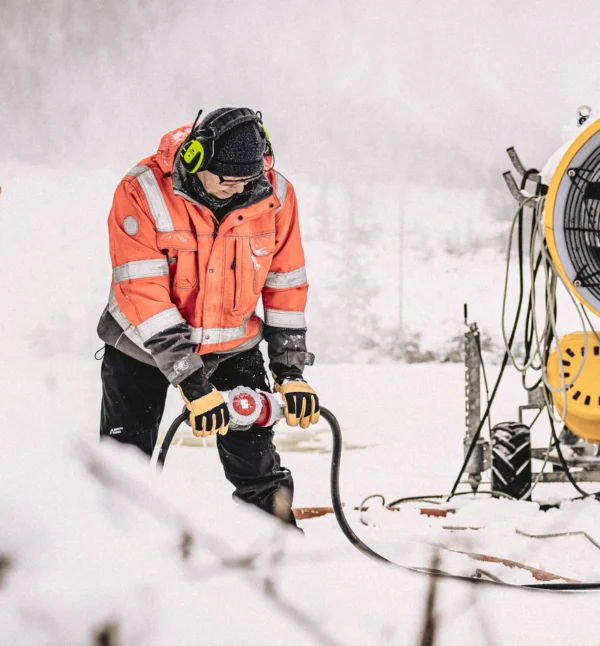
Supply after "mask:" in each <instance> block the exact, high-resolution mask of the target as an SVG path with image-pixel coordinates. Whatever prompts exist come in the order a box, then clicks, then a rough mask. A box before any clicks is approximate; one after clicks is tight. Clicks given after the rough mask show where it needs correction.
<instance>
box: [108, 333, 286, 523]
mask: <svg viewBox="0 0 600 646" xmlns="http://www.w3.org/2000/svg"><path fill="white" fill-rule="evenodd" d="M101 375H102V410H101V421H100V437H101V438H113V439H115V440H117V441H119V442H122V443H124V444H132V445H134V446H137V447H138V448H139V449H141V450H142V451H143V452H144V453H146V454H147V455H148V456H151V455H152V452H153V451H154V446H155V444H156V440H157V437H158V427H159V425H160V422H161V419H162V416H163V413H164V409H165V401H166V397H167V390H168V388H169V382H168V381H167V379H166V377H165V376H164V375H163V374H162V372H161V371H160V370H159V369H158V368H156V367H155V366H150V365H147V364H145V363H142V362H140V361H137V360H136V359H133V358H131V357H129V356H128V355H126V354H124V353H123V352H120V351H119V350H117V349H116V348H113V347H112V346H110V345H106V346H105V349H104V358H103V360H102V370H101ZM210 382H211V383H212V384H213V385H214V386H215V388H217V389H218V390H231V389H233V388H235V387H236V386H247V387H249V388H253V389H258V390H264V391H268V392H270V390H271V389H270V387H269V384H268V381H267V373H266V370H265V365H264V361H263V358H262V354H261V352H260V350H259V349H258V348H253V349H251V350H248V351H247V352H241V353H240V354H237V355H234V356H233V357H231V358H229V359H226V360H225V361H222V362H221V363H220V364H219V365H218V367H217V369H216V370H215V372H214V373H213V374H212V375H211V377H210ZM273 434H274V433H273V427H272V426H270V427H266V428H262V427H260V426H252V428H251V429H250V430H248V431H229V432H228V433H227V434H226V435H217V448H218V451H219V457H220V458H221V463H222V465H223V468H224V470H225V477H226V478H227V479H228V480H229V482H231V483H232V484H233V485H234V487H235V491H234V493H233V497H234V499H239V500H243V501H245V502H247V503H250V504H253V505H256V506H257V507H259V508H260V509H263V510H264V511H267V512H269V513H271V514H275V515H277V516H278V517H279V518H281V519H282V520H284V521H285V522H288V523H291V524H294V525H295V521H294V516H293V514H292V511H291V505H292V497H293V493H294V481H293V479H292V474H291V473H290V471H289V470H288V469H286V468H285V467H282V466H281V462H280V458H279V454H278V453H277V451H276V450H275V446H274V445H273Z"/></svg>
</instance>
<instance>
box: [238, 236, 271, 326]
mask: <svg viewBox="0 0 600 646" xmlns="http://www.w3.org/2000/svg"><path fill="white" fill-rule="evenodd" d="M274 250H275V233H274V232H273V233H265V234H260V235H255V236H247V237H246V236H244V237H239V238H234V253H233V262H232V263H231V270H232V274H231V279H232V282H233V296H232V304H231V305H232V309H233V311H234V312H238V311H244V313H246V310H248V311H250V310H251V309H253V308H254V307H255V306H256V302H257V300H258V298H257V296H259V295H260V293H261V291H262V288H263V287H264V284H265V281H266V280H267V274H268V273H269V268H270V266H271V262H272V259H273V252H274Z"/></svg>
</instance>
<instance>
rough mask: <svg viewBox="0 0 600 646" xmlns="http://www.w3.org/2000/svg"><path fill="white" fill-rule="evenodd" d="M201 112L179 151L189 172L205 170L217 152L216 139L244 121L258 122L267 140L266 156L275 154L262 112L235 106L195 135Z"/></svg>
mask: <svg viewBox="0 0 600 646" xmlns="http://www.w3.org/2000/svg"><path fill="white" fill-rule="evenodd" d="M201 114H202V110H200V112H199V113H198V116H197V117H196V121H194V125H193V126H192V129H191V131H190V134H189V135H188V136H187V138H186V140H185V142H184V143H183V145H182V146H181V151H180V153H179V156H180V158H181V162H182V163H183V166H184V167H185V169H186V170H187V171H188V172H189V173H197V172H199V171H201V170H204V169H205V168H206V167H207V166H208V164H209V163H210V160H211V159H212V158H213V156H214V154H215V141H217V139H219V137H222V136H223V135H224V134H225V133H226V132H229V131H230V130H233V128H237V126H240V125H241V124H243V123H248V122H254V123H256V125H257V126H258V129H259V132H260V134H261V135H262V136H263V138H264V139H265V141H266V149H265V157H268V156H272V155H273V148H272V146H271V142H270V140H269V134H268V132H267V130H266V128H265V127H264V125H263V122H262V114H261V113H260V112H254V111H253V110H250V108H233V109H232V110H228V111H227V112H224V113H223V114H220V115H219V116H218V117H217V118H216V119H214V120H213V121H211V122H210V123H209V124H207V125H206V126H205V127H203V128H202V129H201V130H200V131H199V132H197V133H196V134H195V135H193V133H194V129H195V127H196V123H197V122H198V119H199V118H200V115H201Z"/></svg>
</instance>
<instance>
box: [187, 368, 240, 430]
mask: <svg viewBox="0 0 600 646" xmlns="http://www.w3.org/2000/svg"><path fill="white" fill-rule="evenodd" d="M194 375H195V373H194V374H193V375H192V376H191V377H190V378H188V379H184V380H183V381H182V382H181V384H180V385H179V391H180V392H181V396H182V397H183V401H185V406H186V408H187V409H188V410H189V412H190V425H191V427H192V431H193V433H194V435H195V436H196V437H207V436H209V435H215V434H216V433H219V435H225V434H226V433H227V431H228V430H229V409H228V408H227V404H226V403H225V400H224V399H223V395H221V393H220V392H219V391H218V390H215V389H214V386H213V385H212V384H210V383H208V381H206V380H204V379H193V377H194Z"/></svg>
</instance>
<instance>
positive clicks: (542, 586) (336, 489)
mask: <svg viewBox="0 0 600 646" xmlns="http://www.w3.org/2000/svg"><path fill="white" fill-rule="evenodd" d="M321 415H322V417H323V419H324V420H325V421H326V422H327V424H328V425H329V428H330V429H331V434H332V436H333V449H332V455H331V477H330V488H331V502H332V506H333V511H334V514H335V518H336V520H337V522H338V525H339V526H340V529H341V530H342V532H343V533H344V535H345V536H346V538H347V539H348V540H349V541H350V543H351V544H352V545H353V546H354V547H355V548H356V549H357V550H359V551H361V552H362V553H363V554H365V555H367V556H369V557H370V558H372V559H374V560H376V561H379V562H384V563H388V564H389V565H392V566H394V567H396V568H399V569H401V570H405V571H407V570H408V571H411V572H418V573H420V574H429V575H433V576H437V577H443V578H451V579H459V580H462V581H466V582H467V583H471V584H477V585H487V586H491V585H493V586H497V585H504V586H507V587H511V588H512V587H515V588H525V589H533V590H546V591H557V592H560V591H564V592H566V591H584V590H598V589H600V584H598V583H539V584H533V585H511V584H509V583H504V582H502V581H500V580H498V581H489V580H485V579H473V578H471V577H468V576H464V575H460V574H450V573H448V572H444V571H443V570H437V569H434V568H425V567H412V566H408V565H400V564H399V563H395V562H394V561H390V560H389V559H387V558H385V556H382V555H381V554H379V553H378V552H376V551H375V550H373V549H371V548H370V547H369V546H368V545H367V544H366V543H364V542H363V541H361V539H360V538H359V537H358V536H357V535H356V534H355V533H354V530H353V529H352V527H350V524H349V523H348V520H347V519H346V516H345V514H344V508H343V505H342V502H341V497H340V462H341V458H342V430H341V428H340V424H339V422H338V421H337V419H336V417H335V415H334V414H333V413H332V412H331V411H330V410H329V409H327V408H324V407H323V406H321ZM187 417H188V413H187V412H186V411H184V412H183V413H181V414H180V415H178V416H177V417H176V418H175V419H174V420H173V423H172V424H171V426H170V427H169V430H168V431H167V433H166V435H165V438H164V440H163V443H162V446H161V447H160V451H159V454H158V458H157V467H159V468H161V469H162V468H163V466H164V464H165V459H166V457H167V453H168V451H169V447H170V446H171V443H172V441H173V437H174V436H175V433H176V432H177V430H178V429H179V427H180V426H181V424H182V423H183V422H184V421H185V420H186V419H187Z"/></svg>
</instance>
